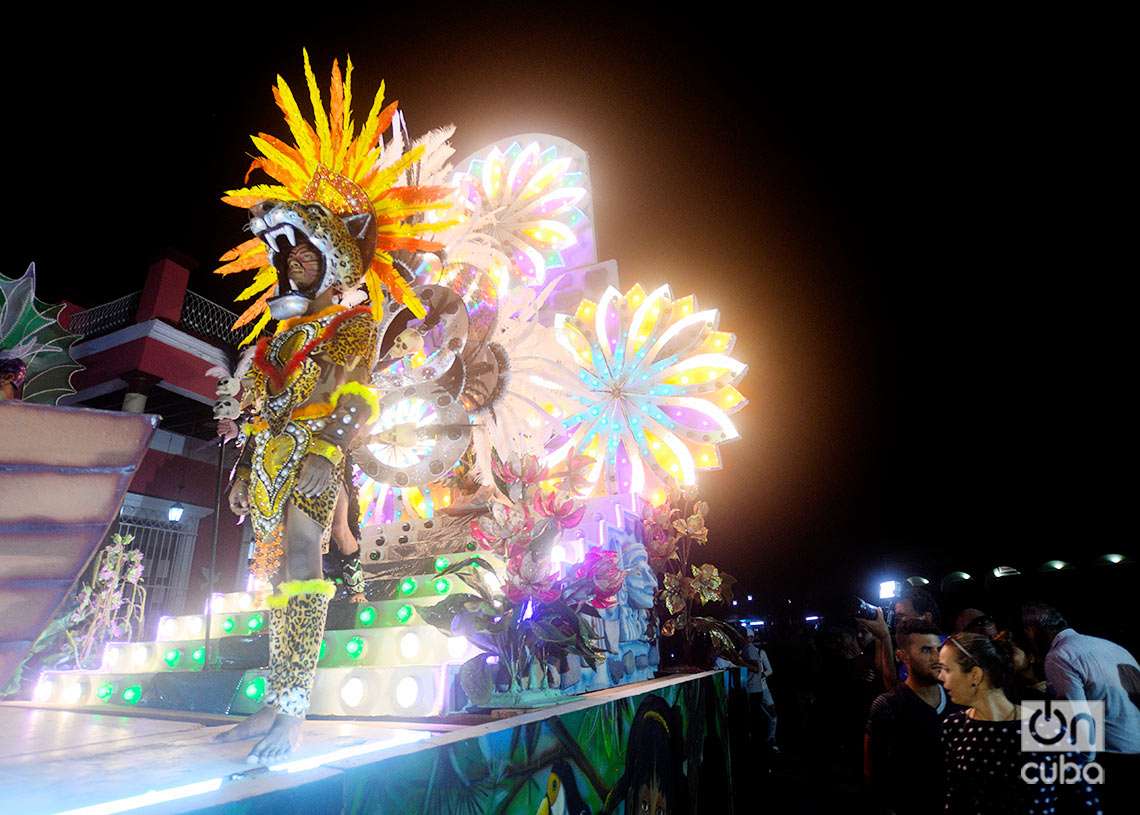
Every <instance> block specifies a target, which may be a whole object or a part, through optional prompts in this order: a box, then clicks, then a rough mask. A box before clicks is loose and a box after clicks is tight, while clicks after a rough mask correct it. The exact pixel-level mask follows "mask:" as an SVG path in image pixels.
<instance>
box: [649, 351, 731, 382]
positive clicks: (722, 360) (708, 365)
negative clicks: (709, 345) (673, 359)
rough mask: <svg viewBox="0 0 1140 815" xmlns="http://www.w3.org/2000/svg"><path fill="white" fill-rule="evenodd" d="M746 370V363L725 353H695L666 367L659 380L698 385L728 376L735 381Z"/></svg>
mask: <svg viewBox="0 0 1140 815" xmlns="http://www.w3.org/2000/svg"><path fill="white" fill-rule="evenodd" d="M747 370H748V366H747V365H745V364H744V363H743V362H741V361H739V360H736V359H733V358H732V357H730V356H727V355H726V354H697V355H696V356H693V357H689V358H688V359H683V360H681V361H680V362H678V363H677V364H676V365H672V366H670V367H669V368H667V369H666V370H665V371H663V372H662V379H661V381H662V382H664V383H665V384H666V385H693V384H697V385H699V384H704V383H706V382H713V381H715V380H718V379H720V378H721V377H729V378H730V379H731V380H732V381H733V382H736V381H739V380H740V378H741V377H742V376H744V373H745V371H747Z"/></svg>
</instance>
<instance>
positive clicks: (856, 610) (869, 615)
mask: <svg viewBox="0 0 1140 815" xmlns="http://www.w3.org/2000/svg"><path fill="white" fill-rule="evenodd" d="M880 611H882V612H883V619H884V620H885V621H886V623H887V625H888V626H889V625H891V624H892V623H893V619H892V618H893V617H894V610H893V609H884V608H881V607H879V606H876V605H874V604H873V603H868V602H867V601H866V600H864V599H863V598H862V597H854V598H852V600H851V616H852V617H855V618H857V619H861V620H873V619H875V618H876V617H878V616H879V612H880Z"/></svg>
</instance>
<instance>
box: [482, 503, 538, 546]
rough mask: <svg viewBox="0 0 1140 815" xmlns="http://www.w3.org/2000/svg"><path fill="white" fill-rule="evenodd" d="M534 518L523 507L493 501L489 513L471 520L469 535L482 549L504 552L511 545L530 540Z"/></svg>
mask: <svg viewBox="0 0 1140 815" xmlns="http://www.w3.org/2000/svg"><path fill="white" fill-rule="evenodd" d="M533 528H534V520H533V519H532V518H531V517H530V514H529V513H528V512H527V511H526V509H525V507H523V508H521V509H520V508H517V507H514V506H508V505H507V504H502V503H499V502H495V503H494V504H492V505H491V514H490V515H484V516H481V517H480V518H478V519H476V520H474V521H472V522H471V537H473V538H474V539H475V540H476V541H478V542H479V545H480V546H482V547H483V548H484V549H487V550H490V551H492V552H500V553H506V552H507V551H508V550H509V549H510V548H511V547H512V546H514V545H515V544H517V543H519V542H520V541H522V542H528V541H529V540H530V531H531V530H532V529H533Z"/></svg>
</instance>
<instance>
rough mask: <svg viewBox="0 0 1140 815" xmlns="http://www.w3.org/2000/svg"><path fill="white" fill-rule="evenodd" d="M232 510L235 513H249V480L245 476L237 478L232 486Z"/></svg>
mask: <svg viewBox="0 0 1140 815" xmlns="http://www.w3.org/2000/svg"><path fill="white" fill-rule="evenodd" d="M230 511H231V512H232V513H233V514H234V515H248V514H249V482H248V481H247V480H246V479H244V478H239V479H237V480H236V481H234V485H233V486H232V487H230Z"/></svg>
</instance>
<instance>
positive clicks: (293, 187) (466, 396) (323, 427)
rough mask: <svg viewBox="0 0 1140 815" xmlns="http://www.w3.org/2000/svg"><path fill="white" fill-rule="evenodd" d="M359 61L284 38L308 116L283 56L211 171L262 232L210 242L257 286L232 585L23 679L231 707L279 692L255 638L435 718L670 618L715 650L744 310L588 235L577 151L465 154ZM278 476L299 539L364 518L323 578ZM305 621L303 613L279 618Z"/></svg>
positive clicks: (233, 434)
mask: <svg viewBox="0 0 1140 815" xmlns="http://www.w3.org/2000/svg"><path fill="white" fill-rule="evenodd" d="M352 72H353V66H352V63H351V61H348V62H347V64H346V66H345V71H344V72H343V74H342V72H341V69H340V66H339V64H338V63H336V62H334V63H333V66H332V74H331V84H330V86H329V88H328V96H327V99H326V98H324V97H323V96H322V89H321V87H320V83H318V81H317V79H316V76H315V75H314V73H313V71H312V69H311V67H310V64H309V60H308V55H307V54H306V55H305V62H304V75H305V83H306V89H307V94H306V95H307V96H308V99H309V101H310V103H311V105H312V109H313V115H312V116H311V117H308V118H307V117H305V116H304V115H303V114H302V113H301V110H300V106H299V104H298V101H297V98H296V96H295V95H294V92H293V90H292V89H291V88H290V86H289V85H288V84H287V83H286V81H285V80H284V79H283V78H281V77H278V80H277V83H276V86H275V87H274V88H273V96H274V99H275V100H276V102H277V105H278V107H279V108H280V110H281V111H282V113H283V115H284V119H285V125H286V129H285V131H284V132H283V133H281V134H279V135H271V134H269V133H258V134H257V135H255V136H253V137H252V144H253V146H254V148H255V149H256V151H257V156H256V157H255V158H254V159H253V162H252V165H251V166H250V171H249V174H247V179H246V186H243V187H241V188H237V189H233V190H230V191H228V192H227V193H226V194H225V196H224V197H223V199H222V200H223V201H224V202H225V203H226V204H228V205H231V206H234V207H239V208H243V209H246V210H248V212H249V215H250V229H251V232H252V237H250V238H249V239H248V240H245V241H244V242H242V243H240V244H239V245H237V246H235V247H234V248H233V249H232V250H231V251H230V252H228V253H226V254H225V255H224V256H223V257H222V258H221V262H222V265H221V266H220V268H218V269H217V273H218V274H219V275H223V276H230V275H233V276H245V277H246V278H247V280H248V285H247V286H246V288H244V290H243V291H241V293H240V294H239V296H238V298H237V300H238V301H239V302H241V303H242V304H243V305H244V306H245V310H244V312H243V313H242V314H241V316H240V317H239V318H238V320H237V322H236V323H235V326H234V327H235V328H236V329H241V330H242V331H243V332H245V333H244V344H245V346H246V347H245V349H244V351H243V353H242V354H241V356H240V358H239V359H238V360H237V361H236V364H235V366H234V367H233V368H232V369H230V370H222V369H219V370H217V371H216V374H217V377H218V402H217V405H216V408H215V416H216V418H217V419H218V420H219V427H220V431H219V432H220V433H221V434H222V435H223V442H224V443H228V444H231V445H236V446H238V447H239V448H241V451H242V454H241V456H240V461H239V464H238V466H237V468H236V470H237V472H235V473H233V474H230V476H231V478H232V479H233V480H234V483H237V484H244V485H245V486H244V487H243V488H242V490H241V491H240V494H239V495H238V499H237V500H236V501H235V499H234V493H233V492H231V494H230V504H231V505H232V506H236V507H237V508H238V509H239V510H242V512H241V514H242V515H244V516H246V520H245V522H246V523H250V524H252V525H253V529H254V533H255V538H256V550H255V553H254V555H253V558H252V562H251V576H250V580H249V585H248V587H247V590H246V591H243V592H233V593H226V594H216V595H214V596H213V597H211V599H210V601H209V603H208V605H207V607H206V608H205V609H203V612H202V613H200V614H192V615H181V616H168V617H164V618H162V619H161V620H160V621H159V622H158V625H157V637H156V638H155V639H154V640H152V641H141V642H140V641H134V642H131V641H125V640H124V641H111V642H109V643H107V644H106V645H105V649H104V651H103V655H102V663H101V665H100V666H99V667H98V668H95V669H87V670H73V671H57V672H50V671H49V672H45V673H44V674H43V675H42V676H41V677H40V680H39V683H38V685H37V686H36V690H35V698H36V700H38V701H39V702H40V703H44V704H52V703H59V704H67V705H69V706H72V707H92V708H108V709H120V710H124V709H128V708H148V707H149V708H165V709H179V710H195V711H207V712H215V713H230V714H233V713H237V714H241V713H250V714H252V713H255V712H256V711H257V710H259V709H261V708H262V707H263V706H264V705H265V704H266V702H267V701H268V702H274V701H276V703H277V704H279V705H284V704H287V702H286V701H285V700H283V696H284V695H285V694H284V692H283V690H284V689H283V688H282V687H278V686H277V685H280V684H281V683H282V682H284V681H286V680H284V679H283V678H282V677H283V674H282V673H281V672H280V670H279V667H278V666H279V665H280V664H281V658H280V657H279V656H278V655H277V651H275V650H274V649H279V648H293V651H291V652H288V654H287V656H288V658H289V659H291V660H292V663H294V664H296V665H299V664H301V663H307V665H308V667H302V668H301V669H300V670H301V673H302V674H304V673H305V672H306V671H307V670H309V675H308V676H303V675H302V676H300V677H292V678H290V679H289V680H288V681H292V682H294V683H299V684H301V685H303V684H304V683H305V682H309V683H310V685H311V688H312V690H311V698H310V699H308V700H305V704H307V706H308V712H309V713H310V714H312V715H320V716H328V717H362V716H363V717H376V716H391V717H401V718H405V719H406V718H415V717H438V716H443V715H447V714H451V713H456V712H460V711H471V710H487V709H493V708H513V709H517V708H529V707H536V706H543V705H549V704H552V703H556V702H559V701H562V700H564V699H565V698H566V697H567V696H572V695H576V694H581V693H585V692H591V691H597V690H600V689H605V688H610V687H613V686H618V685H623V684H629V683H634V682H639V681H642V680H646V679H649V678H651V677H653V676H654V675H655V674H656V673H657V672H658V670H659V669H660V666H661V661H662V660H661V656H662V648H663V646H662V643H663V642H664V643H674V645H672V646H671V650H672V651H674V652H675V653H679V654H680V655H681V656H680V657H678V659H677V660H676V662H677V663H680V664H684V663H685V662H686V657H689V656H690V655H691V654H692V653H693V652H694V649H695V647H696V646H697V645H698V644H699V643H703V644H704V646H707V647H705V648H704V649H703V650H704V652H705V653H713V654H716V653H723V654H726V655H729V656H732V655H733V654H734V653H735V646H736V643H735V639H734V638H735V636H736V635H735V634H734V632H733V630H732V629H731V627H729V626H728V625H726V624H725V623H723V622H720V621H719V620H717V619H715V617H714V616H712V615H710V614H706V613H705V612H704V611H703V610H702V609H703V607H704V606H705V605H706V604H708V603H715V602H718V601H724V600H727V599H730V597H731V584H732V579H731V578H730V577H729V576H728V575H726V574H724V573H722V572H720V571H719V570H718V568H717V567H716V566H715V565H714V564H712V563H709V562H707V558H705V557H703V556H702V550H703V548H704V546H705V544H706V543H707V540H708V529H707V526H706V525H705V519H706V517H707V515H708V513H709V506H708V504H707V503H706V502H704V501H703V500H701V499H700V496H699V493H698V488H699V474H700V473H701V472H702V471H706V470H712V469H717V468H720V467H721V466H722V453H721V446H722V445H723V444H725V443H727V442H730V441H732V440H734V439H735V438H737V437H738V432H737V430H736V428H735V426H734V424H733V421H732V416H733V414H734V413H736V412H737V411H739V410H740V409H741V408H743V407H744V406H745V404H746V399H745V397H744V396H743V394H742V393H741V392H740V391H739V390H737V386H738V385H739V383H740V381H741V379H742V378H743V377H744V375H745V373H746V370H747V367H746V365H745V364H744V363H742V362H740V361H739V360H737V359H735V358H734V357H733V356H732V352H733V345H734V339H735V338H734V335H733V334H732V333H731V332H729V331H725V330H722V329H721V327H720V325H719V315H718V312H717V310H716V309H714V308H708V307H704V306H702V305H700V304H698V301H697V299H696V297H695V296H693V295H691V294H684V296H678V295H677V294H676V293H674V292H673V291H672V290H671V289H670V287H669V286H668V285H659V286H654V287H643V286H641V285H640V284H637V283H632V284H629V285H622V284H619V282H618V275H617V265H616V263H614V262H613V261H607V262H600V261H599V258H598V254H597V247H596V240H595V234H594V201H593V194H592V187H591V181H590V169H589V164H588V157H587V155H586V153H585V152H584V151H583V150H581V149H580V148H579V147H577V146H576V145H574V144H571V143H570V142H568V141H566V140H565V139H561V138H558V137H557V136H552V135H546V134H540V133H529V134H521V135H517V136H512V137H508V138H504V139H502V140H500V141H498V142H496V143H494V144H491V145H488V146H486V147H484V148H483V149H481V150H478V151H476V152H475V153H474V154H473V155H470V156H468V157H466V158H464V159H462V160H460V161H454V160H453V159H454V150H453V148H452V147H451V146H450V144H449V141H450V139H451V137H452V136H453V134H454V132H455V128H454V127H451V126H448V127H443V128H440V129H437V130H432V131H430V132H428V133H426V134H425V135H423V136H421V137H419V138H411V137H410V136H409V134H408V131H407V128H406V125H405V120H404V117H403V114H402V113H401V112H400V111H399V109H398V107H397V104H396V103H395V102H391V103H388V104H385V101H386V100H385V89H384V86H383V85H381V87H380V89H379V90H378V91H377V92H376V94H375V96H374V97H373V98H372V99H371V100H370V101H369V104H368V107H367V113H366V115H365V116H364V117H363V118H362V119H359V120H358V119H357V118H354V113H353V108H354V107H355V106H356V105H357V99H356V97H354V93H355V90H354V88H353V87H352ZM3 285H4V294H5V297H6V302H7V303H8V304H9V305H8V306H7V307H6V310H5V311H4V316H3V319H2V320H0V326H3V329H2V330H0V333H3V332H4V331H9V332H10V331H11V329H10V327H9V324H13V325H14V324H15V322H16V321H17V320H18V319H27V320H34V319H36V316H35V315H36V314H38V313H39V312H37V311H36V309H35V307H33V306H32V305H28V304H34V303H35V301H34V298H33V297H32V295H31V293H30V285H29V286H28V287H26V288H27V289H28V291H27V292H25V291H24V290H23V289H20V288H18V287H19V285H20V283H19V282H18V281H17V282H15V283H12V282H8V281H6V280H5V281H4V283H3ZM14 287H15V288H14ZM12 303H17V304H23V305H19V306H18V308H19V309H22V310H19V311H17V309H16V308H13V307H12V305H11V304H12ZM29 309H31V310H30V311H29ZM27 314H30V315H31V316H26V317H20V316H19V315H27ZM42 339H43V341H44V344H46V345H47V346H49V347H50V348H51V349H54V350H53V352H54V353H55V354H56V355H57V356H58V355H59V354H61V353H63V350H65V348H66V344H67V339H66V337H59V338H55V337H52V338H48V337H46V336H45V337H43V338H42ZM30 347H31V346H30V345H29V346H28V348H30ZM9 356H13V354H9ZM41 360H42V362H43V366H42V367H44V369H45V370H46V371H47V373H44V374H42V375H40V377H39V378H37V365H39V364H40V361H41ZM60 362H61V360H60V359H53V357H52V356H51V354H49V353H47V352H41V353H40V354H38V355H35V356H34V357H33V361H32V362H31V363H30V364H28V365H27V366H26V368H27V370H26V382H25V383H24V385H23V387H24V388H25V398H29V397H31V396H32V395H33V391H34V392H35V393H40V392H44V393H47V392H50V391H51V389H53V388H56V389H58V388H60V387H63V385H62V384H60V383H61V382H62V381H63V379H62V377H64V375H65V374H66V360H64V364H63V365H62V368H61V367H53V365H56V366H59V365H60ZM52 371H54V372H55V373H52ZM56 380H59V381H58V382H57V381H56ZM22 381H23V380H22ZM33 386H34V387H33ZM343 431H347V432H343ZM314 457H315V458H317V459H320V461H318V462H317V464H318V465H319V467H316V466H314V469H313V470H312V471H309V470H306V469H305V466H306V465H305V464H304V462H305V461H307V460H309V459H312V458H314ZM322 462H323V463H322ZM320 468H323V470H321V473H323V475H324V476H325V478H324V480H321V479H320V478H317V477H315V476H313V474H312V472H315V471H316V470H317V469H320ZM243 479H244V481H243ZM306 485H307V486H306ZM314 485H315V487H314ZM290 496H293V499H294V500H295V501H296V502H298V504H303V506H302V511H303V512H304V513H306V518H307V519H308V520H309V521H312V520H314V519H315V523H310V524H309V526H308V527H305V529H307V530H308V533H307V534H311V535H312V536H313V540H312V541H309V542H308V543H307V544H306V545H309V544H312V545H316V546H320V547H321V548H323V549H324V550H326V551H327V550H328V548H329V546H330V537H332V533H331V532H330V529H331V527H332V524H333V522H332V520H331V518H332V515H333V514H334V513H335V512H337V511H339V510H337V509H336V507H337V506H340V507H345V508H346V509H347V514H348V515H350V516H356V517H354V518H352V521H355V522H356V523H352V524H350V525H351V526H352V527H353V533H354V537H356V538H357V539H358V540H359V554H358V556H357V557H358V558H359V568H358V569H357V570H356V571H352V570H351V569H350V570H347V571H346V572H345V573H344V574H343V575H338V585H337V587H336V589H335V590H336V591H337V594H336V595H335V596H333V597H332V599H331V602H330V595H331V594H332V593H333V591H334V589H332V588H328V589H327V590H326V588H325V586H324V585H322V586H320V587H315V586H316V584H315V583H314V582H313V580H312V579H311V578H314V577H319V576H320V575H311V574H301V575H300V579H299V578H298V576H297V573H296V572H294V571H293V565H292V562H291V561H289V556H288V555H287V553H286V550H287V549H289V548H290V547H291V546H293V545H294V541H295V539H299V538H297V536H298V535H301V534H302V533H299V532H297V531H296V530H297V529H298V528H300V527H302V526H303V525H304V524H303V522H301V521H294V520H293V519H292V516H288V517H287V511H286V509H285V508H284V507H285V504H286V503H287V502H288V501H289V499H290ZM297 496H301V498H298V497H297ZM302 498H303V500H302ZM291 524H292V525H293V528H292V529H291V528H290V525H291ZM287 561H289V562H288V563H287ZM317 582H321V581H317ZM275 586H276V590H275ZM283 587H285V588H283ZM306 604H307V605H306ZM302 605H303V608H302V607H301V606H302ZM326 608H327V611H326V610H325V609H326ZM313 619H319V623H310V622H305V621H311V620H313ZM289 621H293V622H289ZM297 621H301V622H297ZM294 623H296V625H302V623H303V624H305V625H316V626H317V630H316V631H315V632H308V631H305V632H302V633H301V634H298V635H297V641H296V642H295V643H293V645H288V644H287V645H281V642H280V637H278V636H277V635H275V634H274V633H273V631H274V626H278V625H280V626H286V627H288V626H293V627H294V628H295V627H296V625H294ZM283 630H284V629H283ZM289 630H291V631H292V630H293V628H289ZM302 641H304V642H303V644H302ZM303 648H307V649H308V650H309V651H311V654H308V652H306V653H305V654H302V653H301V650H302V649H303ZM310 669H311V670H310ZM288 704H292V702H288ZM305 704H299V705H298V706H297V707H295V708H288V709H290V710H295V711H298V712H300V714H301V715H304V708H305Z"/></svg>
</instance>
